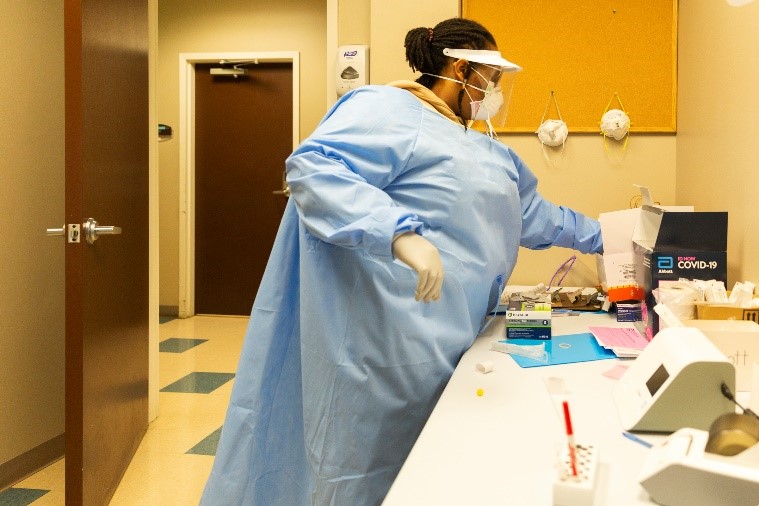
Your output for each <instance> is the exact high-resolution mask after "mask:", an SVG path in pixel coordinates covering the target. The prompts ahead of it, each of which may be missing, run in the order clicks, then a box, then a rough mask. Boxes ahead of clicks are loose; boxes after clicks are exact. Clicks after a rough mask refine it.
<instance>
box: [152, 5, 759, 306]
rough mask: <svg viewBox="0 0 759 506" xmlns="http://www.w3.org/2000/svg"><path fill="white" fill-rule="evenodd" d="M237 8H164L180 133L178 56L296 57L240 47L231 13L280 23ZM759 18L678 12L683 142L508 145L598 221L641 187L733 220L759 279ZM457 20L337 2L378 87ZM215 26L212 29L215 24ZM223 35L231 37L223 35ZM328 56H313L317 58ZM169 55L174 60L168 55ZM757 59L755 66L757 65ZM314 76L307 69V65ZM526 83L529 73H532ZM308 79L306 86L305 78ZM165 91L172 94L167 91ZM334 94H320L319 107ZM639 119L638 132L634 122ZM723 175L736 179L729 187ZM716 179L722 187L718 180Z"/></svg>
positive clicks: (313, 104)
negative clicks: (757, 226)
mask: <svg viewBox="0 0 759 506" xmlns="http://www.w3.org/2000/svg"><path fill="white" fill-rule="evenodd" d="M235 3H236V2H235V1H234V0H228V1H227V2H223V3H222V4H220V6H217V5H213V7H211V6H210V5H209V7H208V8H206V9H205V10H204V9H202V8H192V9H189V10H188V7H187V5H186V3H185V2H179V1H178V0H174V1H169V0H166V1H164V0H162V2H161V4H160V8H161V12H160V14H159V18H160V27H159V38H160V45H159V71H158V74H159V92H158V97H159V98H158V100H159V105H158V107H159V109H158V116H159V121H161V122H174V123H176V121H177V119H176V118H178V110H177V99H176V94H177V91H176V90H177V88H176V86H175V85H174V84H171V83H175V82H176V81H177V71H176V67H177V64H176V54H177V53H178V52H179V51H210V50H215V51H218V50H222V49H224V50H226V49H236V50H240V49H242V50H259V49H260V50H266V49H298V48H296V47H294V46H293V45H291V46H289V47H283V46H281V45H280V44H278V43H277V41H278V40H284V38H278V36H276V35H274V36H271V37H265V38H264V39H265V40H266V44H264V43H263V42H262V43H261V45H260V47H259V45H258V44H256V43H255V41H257V40H258V38H257V37H255V36H249V37H247V39H246V40H245V41H244V43H243V44H239V43H240V42H241V41H242V39H241V38H240V35H239V34H240V33H241V30H240V28H239V24H240V23H241V22H240V21H239V20H238V21H235V22H233V23H231V24H228V23H227V20H228V19H229V17H230V15H231V13H234V12H237V14H238V15H239V16H238V17H241V18H245V17H248V18H251V17H253V18H255V21H256V22H259V23H260V24H263V25H266V26H273V25H275V24H276V22H273V21H272V20H271V19H270V17H269V16H270V13H269V12H268V10H267V13H266V14H265V15H262V16H263V17H261V18H259V17H258V16H254V15H253V14H250V13H247V14H246V13H245V12H242V11H241V9H242V8H239V9H238V8H235V7H234V4H235ZM316 3H317V4H319V5H314V6H312V7H313V9H312V10H311V11H308V7H307V8H306V10H307V11H308V12H307V13H301V14H302V15H303V18H308V16H309V15H316V16H321V15H322V11H323V9H322V3H321V2H316ZM707 4H708V5H707ZM298 5H300V4H298ZM247 8H248V9H249V10H250V8H249V7H247ZM757 9H759V7H758V6H757V4H756V3H754V4H752V5H749V6H746V7H743V8H740V9H738V8H733V7H729V6H728V5H727V3H726V2H706V3H704V2H696V3H694V2H689V3H688V4H687V5H681V6H680V16H681V17H680V22H679V31H680V35H679V45H680V55H679V58H680V66H679V67H680V68H679V74H680V75H679V91H678V93H679V97H678V108H679V115H678V123H679V124H678V127H679V128H678V134H677V135H676V136H675V135H668V134H660V135H657V134H633V135H632V136H631V137H630V141H629V146H628V149H627V152H626V153H625V155H624V157H623V158H622V159H621V160H617V159H614V158H610V157H609V156H607V154H606V153H605V151H604V147H603V142H602V138H601V136H600V135H598V134H570V137H569V139H568V141H567V145H566V150H565V153H564V157H563V158H562V159H561V161H560V163H559V164H558V165H551V164H549V163H547V162H546V161H545V159H544V157H543V154H542V151H541V149H540V144H539V142H538V141H537V137H536V136H535V135H529V134H512V135H502V136H501V140H502V141H503V142H505V143H507V144H509V145H511V146H512V147H513V148H514V149H515V150H516V152H517V153H518V154H519V155H520V156H521V157H522V158H524V160H525V161H526V162H527V164H528V166H529V167H530V168H531V169H532V170H533V171H534V172H535V173H536V174H537V175H538V178H539V180H540V185H539V189H540V191H541V192H542V194H543V195H544V196H545V197H547V198H549V199H550V200H552V201H554V202H556V203H558V204H564V205H568V206H571V207H573V208H575V209H576V210H578V211H581V212H583V213H585V214H587V215H589V216H592V217H597V216H598V214H599V213H602V212H606V211H613V210H617V209H623V208H626V207H628V206H629V204H630V200H631V198H632V197H633V196H634V195H635V189H634V188H633V186H632V185H633V184H635V183H638V184H644V185H647V186H649V187H650V188H651V190H652V191H653V194H654V197H655V198H656V200H658V201H660V202H661V203H663V204H675V203H677V204H693V205H695V206H696V207H697V209H702V210H728V211H730V232H729V234H730V243H729V248H728V253H729V263H730V268H729V278H730V280H732V281H735V280H738V279H753V280H757V279H758V278H759V272H757V271H759V265H757V264H759V262H756V261H753V258H755V257H756V255H755V254H754V253H755V252H756V250H757V248H759V239H757V238H756V234H751V233H750V231H751V230H750V221H749V220H748V219H746V218H744V217H743V216H749V213H748V211H749V210H750V207H749V206H750V203H751V197H752V194H751V192H750V191H746V190H744V188H751V187H752V186H755V185H751V184H750V183H751V182H754V183H756V178H757V177H759V176H757V175H756V173H755V171H752V170H751V165H750V164H751V160H752V159H753V158H752V156H751V153H750V152H749V150H751V142H750V141H748V142H747V141H743V140H741V138H740V136H741V133H742V129H743V128H749V122H750V121H751V117H750V114H741V112H742V111H744V110H746V109H747V110H749V111H755V110H757V109H759V105H757V95H756V94H755V93H753V92H752V91H753V90H752V89H751V88H752V87H751V85H752V83H753V82H755V81H756V79H757V75H756V73H757V72H759V70H757V69H759V65H756V64H755V63H756V56H754V55H753V53H752V52H751V48H754V47H756V45H757V44H756V38H757V35H756V33H757V32H756V31H755V30H752V29H750V27H751V23H752V22H753V23H754V24H755V23H756V21H757V19H756V17H757V14H756V11H757ZM291 10H293V9H291ZM293 11H294V10H293ZM312 11H319V12H318V13H314V12H312ZM295 12H299V11H295ZM220 13H223V15H222V14H220ZM458 13H459V2H458V1H456V0H428V1H424V2H408V1H402V0H356V1H348V0H340V1H339V2H338V17H339V20H338V43H339V44H347V43H369V44H370V54H371V68H370V78H371V82H372V83H374V84H379V83H385V82H388V81H391V80H394V79H399V78H401V79H402V78H414V77H415V76H414V75H413V74H411V72H410V69H409V68H408V65H407V63H406V62H405V59H404V55H403V37H404V36H405V33H406V32H407V31H408V30H409V29H410V28H413V27H416V26H432V25H434V24H435V23H437V22H438V21H440V20H442V19H444V18H447V17H452V16H456V15H458ZM206 15H208V16H210V18H209V19H206V18H205V17H204V16H206ZM300 17H301V16H300V15H298V16H295V21H293V20H292V19H291V20H290V26H292V25H293V23H295V24H296V25H297V24H298V23H299V21H298V20H299V19H300ZM172 18H173V19H172ZM274 19H275V20H276V19H279V18H278V15H274ZM704 19H708V20H709V22H708V23H707V22H704V21H703V20H704ZM220 20H222V21H220ZM251 22H252V21H251ZM306 25H308V26H311V27H313V26H314V25H315V23H308V22H306ZM741 27H743V28H744V29H741ZM219 31H221V32H222V33H217V32H219ZM304 37H306V38H308V37H314V38H319V37H322V34H311V35H308V34H306V35H304ZM253 39H255V40H253ZM225 42H226V43H225ZM230 46H232V47H230ZM180 47H181V49H180ZM320 47H321V46H318V47H315V48H313V50H314V51H315V52H316V53H318V50H319V48H320ZM164 50H168V51H167V54H164ZM501 50H502V51H503V52H504V53H505V54H506V55H507V57H508V48H507V47H501ZM303 56H304V60H305V55H303ZM752 58H753V64H749V62H752ZM313 60H314V61H315V62H316V61H317V60H319V56H318V55H314V57H313ZM322 61H323V60H322ZM306 65H307V64H306V63H305V61H304V63H303V66H304V67H305V66H306ZM319 65H320V63H315V64H314V67H315V69H314V73H312V74H311V75H313V76H314V79H313V80H312V81H311V82H312V83H314V84H315V85H318V83H319V82H320V81H319V80H318V79H317V78H316V76H317V75H319V74H320V73H321V74H323V75H326V74H324V68H323V67H324V65H321V67H319ZM704 68H707V69H708V71H704ZM525 72H529V68H527V69H525ZM302 75H304V76H306V75H309V74H308V71H307V70H306V69H305V68H304V72H303V73H302ZM162 83H169V84H170V86H167V87H164V85H162ZM325 92H326V90H324V89H322V90H320V93H321V96H324V93H325ZM513 100H519V97H518V96H514V97H513ZM325 107H326V105H325V104H324V101H323V100H319V92H316V93H315V99H314V100H309V99H308V98H306V97H303V98H302V108H303V109H307V110H304V111H302V113H301V114H302V127H301V134H302V136H304V135H307V134H308V132H310V131H311V129H312V128H313V126H314V125H315V124H316V123H317V122H318V120H319V118H320V117H321V115H322V114H323V113H324V112H325ZM308 108H310V109H308ZM631 115H632V118H633V122H634V111H631ZM536 127H537V125H536ZM160 150H161V151H160V156H161V158H160V163H161V165H160V171H161V227H162V231H163V232H162V242H161V304H162V305H164V304H168V305H176V304H177V301H176V297H177V292H178V289H177V287H178V281H177V275H178V274H177V273H178V266H177V257H178V244H177V238H176V236H177V234H176V233H174V232H173V231H175V230H176V229H177V225H178V211H177V205H178V201H177V198H178V197H177V194H178V174H177V164H178V154H177V146H176V144H174V145H172V143H163V144H161V146H160ZM726 170H729V171H731V174H734V175H735V176H731V177H724V173H725V172H724V171H726ZM715 174H721V175H722V177H715ZM746 182H748V184H746ZM676 189H677V191H676ZM715 189H716V190H715ZM170 231H171V232H170ZM571 254H572V252H571V251H569V250H564V249H552V250H547V251H528V250H523V251H522V252H521V254H520V258H519V262H518V264H517V267H516V270H515V272H514V275H513V276H512V279H511V281H512V282H513V283H520V284H532V283H538V282H548V281H549V280H550V277H551V275H552V274H553V273H554V271H555V270H556V269H557V268H558V267H559V265H560V264H561V263H562V262H563V261H564V260H565V259H566V258H567V257H568V256H569V255H571ZM580 261H581V264H576V265H575V267H574V268H573V270H572V272H570V274H569V276H568V277H567V279H566V280H565V284H572V283H574V284H593V283H595V282H596V280H597V278H596V275H595V262H594V259H593V258H592V257H589V256H581V257H580Z"/></svg>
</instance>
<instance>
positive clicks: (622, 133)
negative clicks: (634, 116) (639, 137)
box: [600, 92, 632, 157]
mask: <svg viewBox="0 0 759 506" xmlns="http://www.w3.org/2000/svg"><path fill="white" fill-rule="evenodd" d="M615 98H616V99H617V102H619V107H620V108H619V109H609V107H610V106H611V102H612V101H613V100H614V99H615ZM600 125H601V134H602V135H603V136H604V149H605V150H606V153H607V154H608V155H610V156H611V153H610V152H609V146H608V144H607V139H608V138H612V139H614V140H615V141H621V140H622V139H625V143H624V144H623V145H622V151H621V152H620V154H619V156H620V157H621V156H622V155H624V153H625V150H626V149H627V141H629V140H630V126H631V125H632V123H631V122H630V117H629V116H628V115H627V112H625V106H623V105H622V100H620V98H619V95H618V94H617V93H616V92H615V93H614V96H612V97H611V99H610V100H609V103H608V104H606V109H605V110H604V113H603V116H601V123H600Z"/></svg>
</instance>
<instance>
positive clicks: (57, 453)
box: [0, 434, 66, 490]
mask: <svg viewBox="0 0 759 506" xmlns="http://www.w3.org/2000/svg"><path fill="white" fill-rule="evenodd" d="M64 440H65V434H59V435H58V436H55V437H54V438H53V439H50V440H48V441H45V442H44V443H42V444H41V445H39V446H36V447H35V448H32V449H31V450H29V451H27V452H24V453H22V454H21V455H19V456H18V457H15V458H13V459H11V460H9V461H8V462H5V463H3V464H0V490H5V489H6V488H8V487H10V486H11V485H13V484H14V483H18V482H19V481H21V480H23V479H24V478H27V477H29V476H31V475H33V474H34V473H36V472H37V471H39V470H40V469H43V468H45V467H47V466H49V465H50V464H52V463H53V462H55V461H56V460H59V459H61V458H62V457H63V456H64V454H65V453H66V446H65V443H64Z"/></svg>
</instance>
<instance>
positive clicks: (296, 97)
mask: <svg viewBox="0 0 759 506" xmlns="http://www.w3.org/2000/svg"><path fill="white" fill-rule="evenodd" d="M220 60H226V61H228V62H234V61H240V60H258V61H259V62H291V63H292V68H293V133H292V141H293V142H292V144H293V149H295V148H296V147H297V146H298V144H299V142H300V134H299V132H300V72H299V68H300V53H299V52H297V51H270V52H249V53H241V52H227V53H180V54H179V317H180V318H188V317H190V316H194V315H195V64H196V63H213V62H219V61H220ZM251 303H252V301H251Z"/></svg>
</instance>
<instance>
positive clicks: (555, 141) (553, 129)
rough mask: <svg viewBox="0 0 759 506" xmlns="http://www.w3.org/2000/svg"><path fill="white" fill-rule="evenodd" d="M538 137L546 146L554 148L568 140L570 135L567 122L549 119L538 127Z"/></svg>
mask: <svg viewBox="0 0 759 506" xmlns="http://www.w3.org/2000/svg"><path fill="white" fill-rule="evenodd" d="M536 133H537V134H538V139H540V142H542V143H543V144H545V145H546V146H551V147H552V148H554V147H556V146H561V145H563V144H564V142H566V140H567V136H568V135H569V129H568V128H567V124H566V123H564V121H563V120H560V119H547V120H545V121H544V122H543V123H541V124H540V127H538V131H537V132H536Z"/></svg>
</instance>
